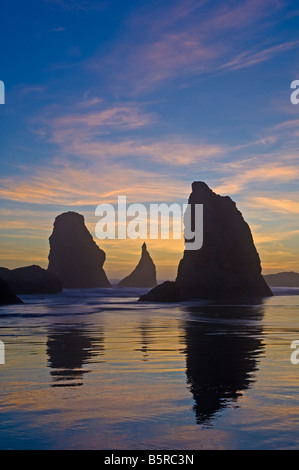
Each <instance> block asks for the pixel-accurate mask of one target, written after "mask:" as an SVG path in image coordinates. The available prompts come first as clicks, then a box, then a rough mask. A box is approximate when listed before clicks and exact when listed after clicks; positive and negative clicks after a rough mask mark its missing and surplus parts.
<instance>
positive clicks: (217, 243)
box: [140, 181, 272, 301]
mask: <svg viewBox="0 0 299 470" xmlns="http://www.w3.org/2000/svg"><path fill="white" fill-rule="evenodd" d="M188 204H190V205H191V208H192V206H194V205H195V204H202V205H203V245H202V247H201V248H200V249H198V250H185V252H184V256H183V258H182V260H181V261H180V263H179V267H178V273H177V278H176V280H175V282H174V283H173V285H172V289H171V291H172V292H173V293H174V294H175V299H176V300H177V299H178V298H179V299H181V300H186V299H194V298H197V299H198V298H201V299H220V298H235V297H267V296H271V295H272V292H271V290H270V288H269V287H268V285H267V283H266V282H265V280H264V278H263V276H262V274H261V263H260V258H259V255H258V253H257V250H256V248H255V246H254V242H253V238H252V235H251V231H250V228H249V226H248V224H247V223H246V222H245V220H244V219H243V216H242V214H241V212H239V210H238V209H237V207H236V204H235V202H233V201H232V200H231V198H230V197H228V196H225V197H223V196H219V195H218V194H216V193H214V192H213V191H212V190H211V189H210V188H209V187H208V186H207V185H206V184H205V183H204V182H201V181H198V182H194V183H193V184H192V193H191V194H190V197H189V201H188ZM156 289H159V291H155V289H153V290H151V291H150V292H149V293H148V294H145V295H144V296H142V297H141V298H140V300H153V301H155V300H156V298H157V300H161V298H162V299H163V300H164V301H171V300H173V299H172V298H171V297H172V296H173V295H172V296H169V295H168V294H167V292H169V291H170V286H169V282H168V283H167V284H165V296H163V290H164V288H163V284H162V285H160V286H158V287H157V288H156ZM156 294H158V295H156Z"/></svg>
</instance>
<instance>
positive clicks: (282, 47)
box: [219, 41, 299, 70]
mask: <svg viewBox="0 0 299 470" xmlns="http://www.w3.org/2000/svg"><path fill="white" fill-rule="evenodd" d="M298 47H299V41H290V42H285V43H281V44H276V45H275V46H272V47H268V48H265V49H262V50H260V51H254V50H253V51H250V50H248V51H244V52H242V53H241V54H238V55H236V56H235V57H234V58H233V59H232V60H230V61H229V62H226V63H224V64H223V65H221V66H220V67H219V69H229V70H239V69H243V68H248V67H251V66H253V65H256V64H259V63H262V62H266V61H268V60H270V59H272V58H273V57H275V56H277V55H278V54H282V53H283V52H286V51H289V50H291V49H295V48H298Z"/></svg>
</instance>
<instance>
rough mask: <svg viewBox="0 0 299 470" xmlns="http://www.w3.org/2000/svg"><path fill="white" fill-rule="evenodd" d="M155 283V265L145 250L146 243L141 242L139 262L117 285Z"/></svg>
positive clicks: (153, 285) (153, 284)
mask: <svg viewBox="0 0 299 470" xmlns="http://www.w3.org/2000/svg"><path fill="white" fill-rule="evenodd" d="M156 285H157V278H156V267H155V264H154V262H153V260H152V258H151V256H150V254H149V252H148V251H147V248H146V244H145V243H143V245H142V253H141V258H140V261H139V263H138V264H137V266H136V268H135V269H134V271H133V272H132V273H131V274H129V276H127V277H125V278H124V279H123V280H122V281H120V282H119V283H118V287H155V286H156Z"/></svg>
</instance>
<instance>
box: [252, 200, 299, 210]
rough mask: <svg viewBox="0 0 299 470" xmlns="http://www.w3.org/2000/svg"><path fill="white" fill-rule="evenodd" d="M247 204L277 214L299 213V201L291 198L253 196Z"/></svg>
mask: <svg viewBox="0 0 299 470" xmlns="http://www.w3.org/2000/svg"><path fill="white" fill-rule="evenodd" d="M247 204H248V205H249V206H251V207H255V208H262V209H263V210H265V211H266V210H269V211H271V212H274V213H278V214H299V201H296V200H293V199H285V198H281V199H276V198H271V197H253V198H251V200H250V201H249V202H247Z"/></svg>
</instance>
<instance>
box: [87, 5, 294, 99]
mask: <svg viewBox="0 0 299 470" xmlns="http://www.w3.org/2000/svg"><path fill="white" fill-rule="evenodd" d="M207 3H208V2H207V1H204V0H203V1H201V2H194V1H192V0H184V1H182V2H177V1H175V2H173V3H172V4H171V5H170V6H169V9H167V13H166V11H165V8H164V9H162V8H161V10H160V9H159V7H157V8H155V9H154V11H150V9H149V8H144V12H143V14H142V13H140V14H135V17H132V18H131V20H130V22H129V26H130V29H129V34H128V35H127V37H126V39H125V40H124V41H123V43H122V44H121V45H117V46H116V47H114V48H113V49H112V50H110V51H109V54H106V55H103V53H102V51H101V53H100V54H99V55H98V56H97V55H95V56H94V57H93V58H91V59H90V60H88V62H87V64H88V67H89V68H90V69H91V70H93V71H98V72H100V71H101V70H102V68H103V67H105V68H107V69H109V68H110V70H111V77H112V84H113V86H114V87H115V86H117V87H131V92H134V93H142V92H146V91H149V90H152V89H153V88H155V87H157V86H160V85H162V84H164V83H165V82H166V81H168V82H170V81H173V80H177V79H179V80H182V79H184V80H185V79H186V78H188V77H192V76H194V75H197V76H198V75H201V74H206V73H209V72H215V71H224V70H238V69H240V68H245V67H251V66H254V65H256V64H258V63H262V62H265V61H268V60H270V59H271V58H273V57H275V56H277V55H278V54H282V53H283V52H286V51H288V50H290V49H293V48H296V47H298V45H299V42H298V41H285V42H279V43H278V42H277V41H276V42H274V41H273V43H274V44H273V43H272V44H269V43H267V44H264V46H263V44H260V45H256V46H255V47H254V48H253V47H252V46H251V47H250V46H249V44H251V42H250V40H249V39H250V37H251V34H252V28H255V30H259V29H260V28H266V26H265V23H263V21H262V20H265V19H267V20H269V19H270V18H271V17H272V15H273V14H275V13H277V11H279V9H280V8H281V7H282V2H281V1H279V0H277V1H274V2H273V1H270V0H263V1H257V0H246V1H244V2H236V1H228V2H225V5H224V4H223V2H215V3H214V5H213V9H212V10H211V9H207V8H205V6H206V4H207ZM141 11H142V10H141ZM211 12H212V13H211ZM266 24H267V22H266ZM236 34H237V38H238V40H236ZM132 37H134V42H133V41H132V39H131V38H132ZM136 37H137V38H138V40H137V41H136ZM240 46H243V47H240ZM240 50H242V52H240Z"/></svg>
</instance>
